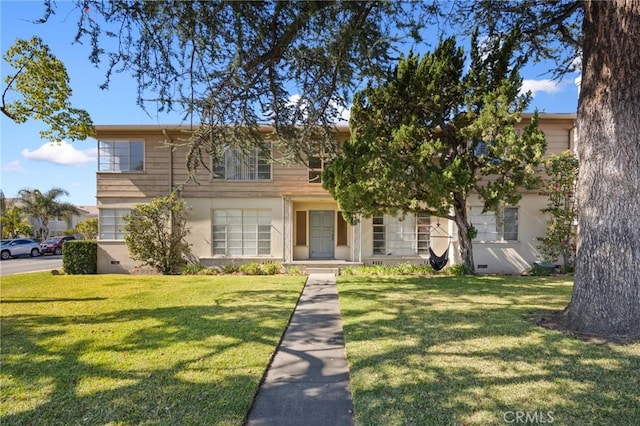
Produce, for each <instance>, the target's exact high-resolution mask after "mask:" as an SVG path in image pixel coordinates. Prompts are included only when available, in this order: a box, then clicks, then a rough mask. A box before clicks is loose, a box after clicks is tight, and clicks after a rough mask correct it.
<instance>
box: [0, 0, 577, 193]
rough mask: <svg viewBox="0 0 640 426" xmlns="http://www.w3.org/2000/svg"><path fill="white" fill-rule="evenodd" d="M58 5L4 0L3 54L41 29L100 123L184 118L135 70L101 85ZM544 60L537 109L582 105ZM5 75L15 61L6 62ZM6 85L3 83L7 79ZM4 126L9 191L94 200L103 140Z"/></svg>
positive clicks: (536, 71) (37, 126)
mask: <svg viewBox="0 0 640 426" xmlns="http://www.w3.org/2000/svg"><path fill="white" fill-rule="evenodd" d="M57 4H58V10H57V13H56V15H53V16H52V17H51V18H50V20H49V22H48V23H47V24H45V25H38V24H33V23H32V21H33V20H35V19H37V18H40V17H41V16H42V10H43V6H42V2H41V1H27V2H25V1H5V0H0V20H1V22H0V28H1V29H2V30H1V34H0V47H1V50H2V54H4V53H5V52H6V50H7V49H8V48H9V46H11V45H12V44H13V43H14V42H15V40H16V39H17V38H23V39H26V40H28V39H30V38H31V37H33V36H34V35H38V36H40V37H41V38H42V39H43V40H44V41H45V42H46V43H47V44H48V45H49V47H50V48H51V51H52V53H53V54H54V55H55V56H57V57H58V58H59V59H60V60H62V61H63V62H64V64H65V66H66V67H67V72H68V74H69V77H70V85H71V88H72V90H73V97H72V99H71V101H72V104H73V106H74V107H75V108H82V109H85V110H87V111H88V112H89V114H90V115H91V118H92V120H93V122H94V124H160V123H164V124H166V123H178V122H179V119H180V116H179V115H174V116H166V115H165V116H157V115H156V114H155V113H154V112H152V113H151V115H152V116H151V117H150V116H149V115H147V113H145V112H144V111H142V110H141V109H140V107H139V106H137V105H136V90H137V88H136V84H135V81H134V80H133V78H131V77H129V76H128V75H124V74H119V75H115V76H114V77H113V78H112V82H111V84H110V87H109V89H108V90H101V89H100V88H99V86H100V84H101V83H103V82H104V72H103V71H102V70H100V69H96V68H95V67H93V65H91V64H90V63H89V61H88V59H87V58H88V53H89V47H88V46H86V45H79V44H73V37H74V35H75V30H76V19H77V16H78V11H77V10H73V9H72V7H73V4H72V3H71V2H64V1H58V2H57ZM547 69H549V67H548V66H545V65H544V64H538V65H536V66H529V67H527V68H525V69H524V70H522V71H521V74H522V77H523V78H524V80H525V81H524V88H525V89H528V90H531V91H532V92H533V96H534V97H533V102H532V104H531V106H530V109H531V110H533V109H534V108H537V109H538V110H539V111H543V112H562V113H575V111H576V107H577V97H578V91H577V87H576V85H575V83H574V79H575V77H576V75H575V74H571V75H568V76H567V77H566V78H565V79H564V80H563V81H561V82H560V83H558V82H555V81H551V80H550V76H548V75H545V74H544V73H545V71H546V70H547ZM1 71H2V79H3V80H4V78H5V77H6V76H7V75H8V74H9V73H10V71H11V70H10V69H8V67H6V66H5V64H4V62H2V69H1ZM1 88H2V90H4V88H5V85H4V83H3V84H2V86H1ZM1 120H2V121H1V123H0V124H1V128H0V141H1V150H0V171H1V174H0V188H1V189H2V190H3V191H4V193H5V196H7V197H15V196H16V195H17V192H18V191H19V190H20V189H22V188H30V189H39V190H42V191H46V190H49V189H51V188H53V187H60V188H64V189H66V190H67V191H69V197H64V198H61V200H63V201H68V202H71V203H74V204H76V205H95V204H96V200H95V193H96V168H97V150H96V141H95V140H94V139H87V140H84V141H74V142H66V141H62V142H61V143H60V144H57V145H55V144H51V143H50V142H48V141H46V140H42V139H41V138H40V137H39V132H40V131H41V130H42V129H43V128H44V126H43V124H42V123H40V122H27V123H23V124H15V123H13V122H12V121H11V120H9V119H8V118H6V117H5V116H4V115H2V116H1Z"/></svg>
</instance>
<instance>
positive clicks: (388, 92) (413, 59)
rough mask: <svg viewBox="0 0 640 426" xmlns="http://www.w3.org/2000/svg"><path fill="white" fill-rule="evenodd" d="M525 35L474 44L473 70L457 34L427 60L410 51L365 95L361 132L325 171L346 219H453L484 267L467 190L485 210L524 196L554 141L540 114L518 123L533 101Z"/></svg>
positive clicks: (357, 121)
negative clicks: (519, 49) (516, 56)
mask: <svg viewBox="0 0 640 426" xmlns="http://www.w3.org/2000/svg"><path fill="white" fill-rule="evenodd" d="M515 42H516V37H515V35H514V36H511V37H508V38H507V39H505V40H502V41H498V40H494V41H488V42H487V43H490V44H491V45H490V46H489V45H485V46H483V48H482V49H480V48H479V47H478V43H477V37H474V39H473V43H472V46H473V47H472V52H471V63H470V69H469V71H468V72H467V73H466V74H465V72H464V69H465V56H464V52H463V50H462V48H459V47H456V43H455V40H454V39H453V38H449V39H446V40H444V41H442V42H441V43H440V45H439V46H438V47H437V48H436V49H435V51H434V52H433V53H426V54H425V55H424V56H423V57H422V59H421V58H420V57H419V56H416V55H413V54H411V55H409V56H408V57H407V58H406V59H401V60H400V62H399V64H398V66H397V67H396V68H395V70H394V72H393V73H392V75H391V76H390V78H389V79H388V81H386V82H384V83H382V84H380V85H379V86H374V85H369V86H368V87H367V88H366V89H364V90H363V91H361V92H359V93H358V94H356V96H355V101H354V105H353V107H352V109H351V121H350V126H351V138H350V140H348V141H347V142H346V143H345V144H344V147H343V150H342V152H341V153H340V155H339V156H338V157H337V158H336V159H335V160H334V161H333V162H332V163H331V164H330V165H329V166H327V168H326V169H325V171H324V173H323V185H324V187H325V188H326V189H328V190H329V191H330V192H331V194H332V195H333V196H334V197H335V198H336V199H337V200H338V203H339V205H340V209H341V210H342V211H343V214H344V215H345V219H347V220H349V221H351V222H353V221H354V220H357V218H358V216H359V215H364V216H371V215H373V214H376V213H381V212H387V213H398V212H409V211H427V212H429V213H430V214H432V215H436V216H439V217H443V218H446V219H450V220H453V221H454V222H455V223H456V225H457V227H458V240H459V244H460V254H461V258H462V259H463V262H464V265H465V267H466V268H467V269H468V270H469V271H474V262H473V249H472V239H473V237H474V233H475V230H474V227H473V224H472V223H471V222H470V220H469V215H468V208H467V198H468V197H469V195H470V194H472V193H477V194H478V195H479V196H480V197H481V199H482V200H483V202H484V209H485V210H494V211H495V210H497V209H499V208H500V206H501V204H502V203H507V204H515V203H517V202H518V200H519V199H520V197H521V195H520V193H519V192H518V188H521V187H529V188H530V187H533V186H534V185H535V184H536V183H537V178H536V175H535V172H536V165H537V164H539V162H540V161H541V160H542V157H543V155H544V152H545V147H546V143H545V140H544V135H543V133H542V132H541V131H540V130H539V129H538V128H537V124H538V119H537V116H534V117H533V119H532V120H531V123H530V124H529V125H528V126H527V127H526V129H525V130H524V132H523V134H522V136H519V135H518V133H517V132H516V129H515V126H516V125H517V124H518V122H519V121H520V116H521V113H522V111H523V109H524V108H525V107H526V105H527V102H528V100H529V98H528V96H527V95H519V94H518V93H519V90H520V87H521V83H522V81H521V79H520V76H519V74H518V71H517V68H516V67H514V66H513V64H512V63H511V59H512V52H513V48H514V43H515Z"/></svg>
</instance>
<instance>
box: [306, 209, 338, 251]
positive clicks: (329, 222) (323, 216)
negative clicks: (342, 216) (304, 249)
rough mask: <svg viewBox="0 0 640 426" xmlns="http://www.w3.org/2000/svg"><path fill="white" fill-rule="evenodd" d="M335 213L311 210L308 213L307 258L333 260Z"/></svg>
mask: <svg viewBox="0 0 640 426" xmlns="http://www.w3.org/2000/svg"><path fill="white" fill-rule="evenodd" d="M334 226H335V212H334V211H333V210H312V211H310V212H309V252H310V253H309V258H311V259H333V255H334V252H333V247H334V244H333V234H334Z"/></svg>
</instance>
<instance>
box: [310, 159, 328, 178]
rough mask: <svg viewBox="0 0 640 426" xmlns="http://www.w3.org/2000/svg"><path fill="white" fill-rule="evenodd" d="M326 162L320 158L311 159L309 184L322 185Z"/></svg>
mask: <svg viewBox="0 0 640 426" xmlns="http://www.w3.org/2000/svg"><path fill="white" fill-rule="evenodd" d="M324 166H325V160H324V159H323V158H322V157H320V156H314V157H309V183H322V171H323V170H324Z"/></svg>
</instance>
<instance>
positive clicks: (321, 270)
mask: <svg viewBox="0 0 640 426" xmlns="http://www.w3.org/2000/svg"><path fill="white" fill-rule="evenodd" d="M306 272H307V275H311V274H333V275H334V276H336V277H337V276H338V275H340V268H320V267H318V268H313V267H308V266H307V268H306Z"/></svg>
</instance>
